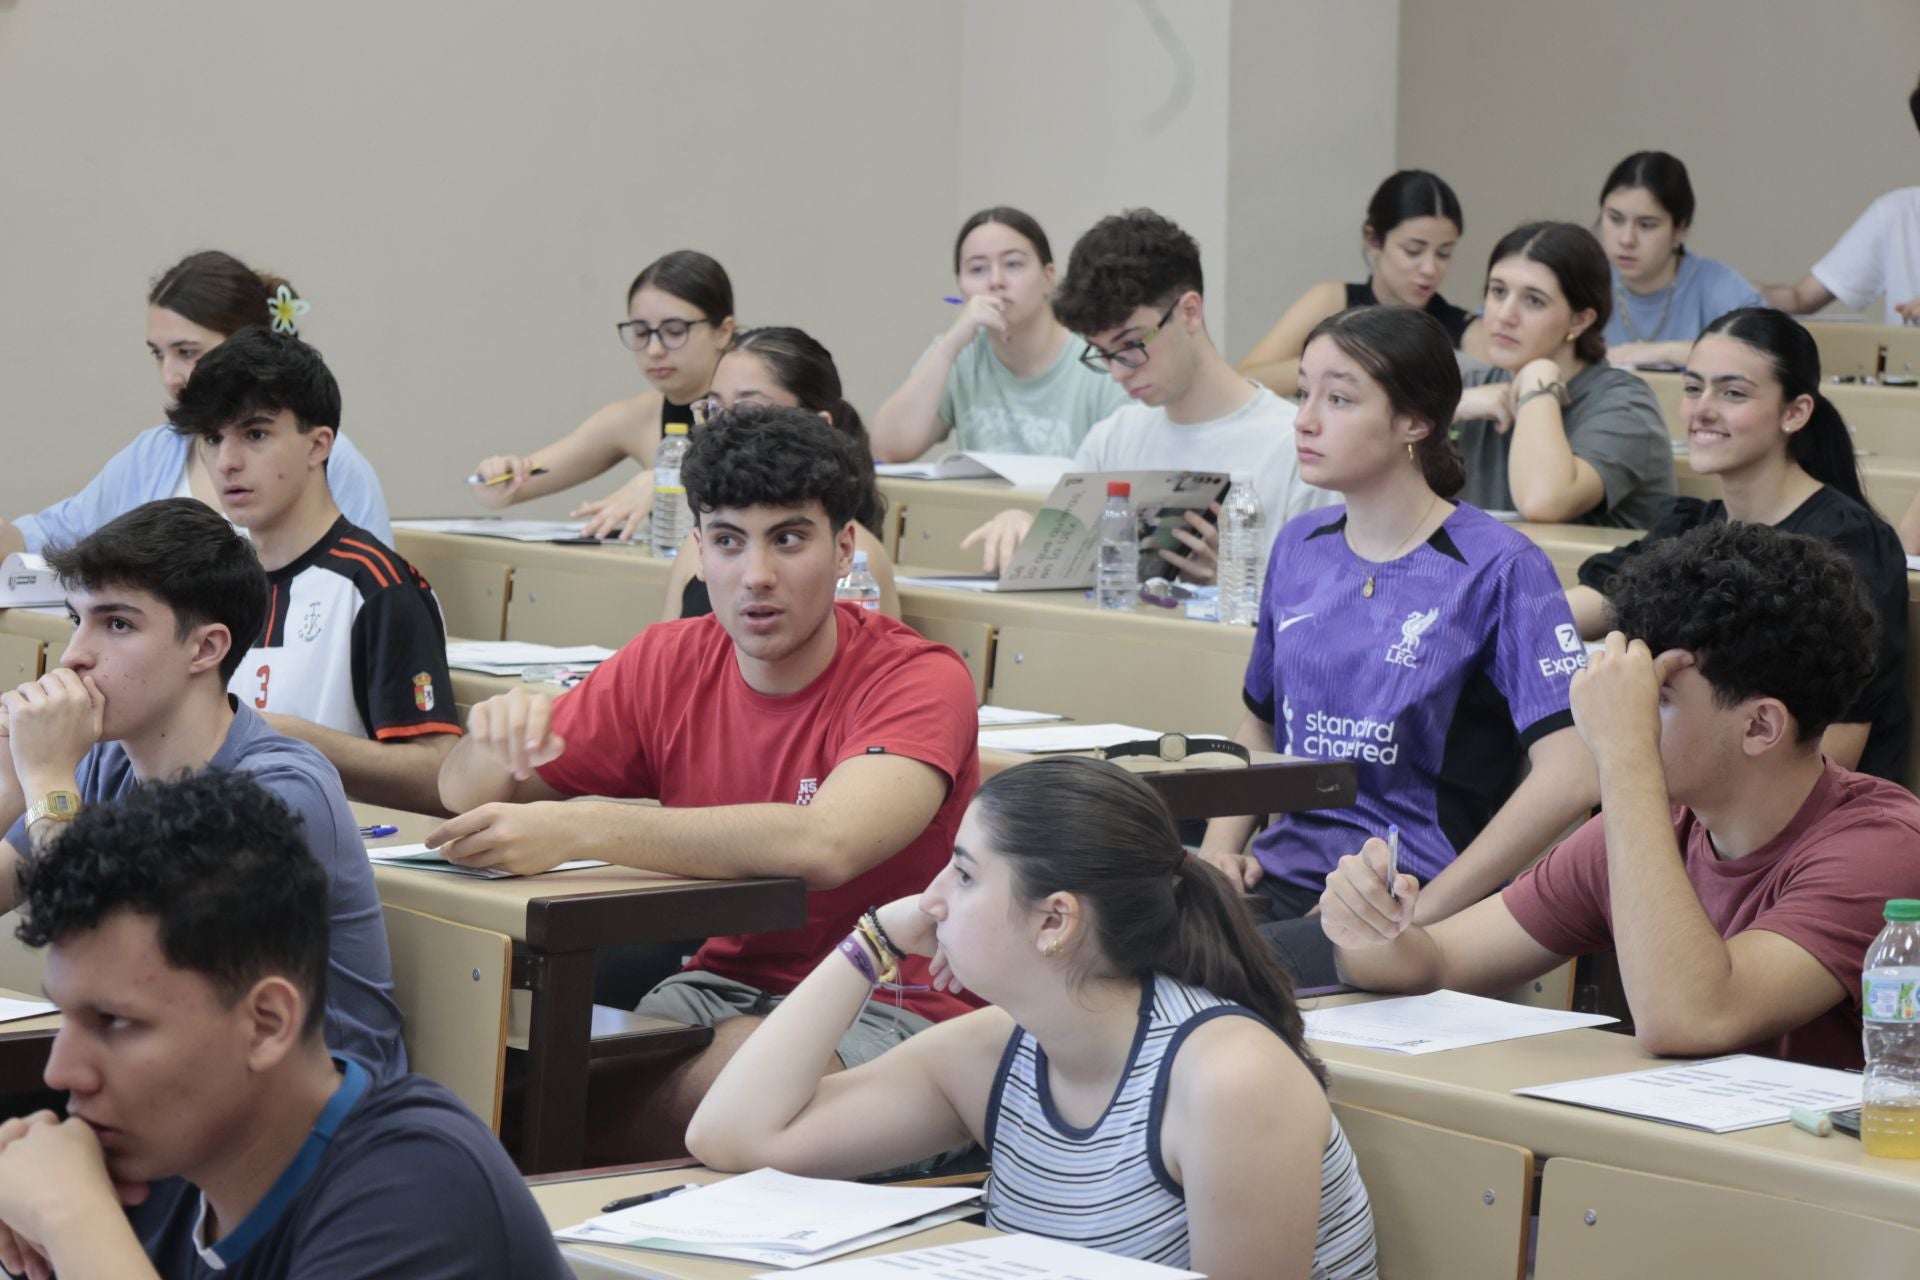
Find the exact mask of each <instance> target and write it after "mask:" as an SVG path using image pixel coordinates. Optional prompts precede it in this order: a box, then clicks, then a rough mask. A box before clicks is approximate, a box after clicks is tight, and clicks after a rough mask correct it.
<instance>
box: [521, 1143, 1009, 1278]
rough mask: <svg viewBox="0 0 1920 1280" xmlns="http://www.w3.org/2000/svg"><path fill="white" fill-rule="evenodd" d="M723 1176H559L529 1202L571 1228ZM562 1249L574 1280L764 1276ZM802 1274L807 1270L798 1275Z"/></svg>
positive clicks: (711, 1264)
mask: <svg viewBox="0 0 1920 1280" xmlns="http://www.w3.org/2000/svg"><path fill="white" fill-rule="evenodd" d="M726 1176H727V1175H726V1174H722V1173H715V1172H714V1171H713V1170H711V1169H706V1168H702V1167H700V1166H698V1165H694V1166H689V1167H682V1168H671V1169H653V1170H649V1171H647V1172H643V1173H609V1174H602V1175H589V1176H587V1177H584V1178H575V1177H568V1176H567V1175H564V1174H563V1175H560V1176H559V1177H558V1178H543V1179H531V1180H529V1184H530V1186H531V1187H532V1190H533V1198H534V1200H535V1202H537V1203H538V1204H539V1206H540V1212H541V1213H543V1214H545V1215H546V1218H547V1225H548V1226H550V1227H555V1228H559V1227H570V1226H573V1225H575V1224H576V1223H580V1222H584V1221H586V1220H587V1219H588V1218H591V1217H594V1216H596V1215H597V1214H598V1213H599V1212H600V1206H601V1205H603V1204H606V1203H607V1202H608V1201H610V1200H617V1199H619V1198H621V1197H622V1196H631V1195H639V1194H641V1193H643V1192H647V1191H658V1190H660V1189H661V1188H662V1187H674V1186H682V1185H684V1184H686V1183H689V1182H703V1183H704V1182H718V1181H720V1180H721V1179H722V1178H724V1177H726ZM994 1234H996V1233H994V1232H992V1231H989V1230H987V1229H986V1228H985V1227H981V1226H974V1225H972V1224H970V1223H958V1222H955V1223H948V1224H947V1225H946V1226H943V1227H935V1228H933V1229H932V1230H931V1231H922V1232H919V1233H918V1234H915V1235H910V1236H907V1237H906V1238H905V1239H902V1240H895V1241H893V1242H891V1243H889V1244H883V1245H875V1246H874V1247H873V1248H871V1249H862V1250H860V1251H859V1252H856V1253H849V1254H846V1255H845V1257H846V1258H847V1259H853V1258H872V1257H877V1256H879V1255H881V1254H885V1253H904V1252H907V1251H909V1250H913V1249H931V1248H933V1247H934V1246H936V1245H943V1244H956V1243H959V1242H960V1241H963V1240H981V1239H985V1238H987V1237H989V1236H992V1235H994ZM560 1251H561V1252H562V1253H563V1254H564V1255H565V1256H566V1259H567V1263H568V1265H569V1266H571V1267H572V1268H573V1274H574V1275H575V1276H576V1277H578V1280H631V1278H632V1277H635V1276H645V1277H648V1280H746V1278H747V1277H749V1276H754V1275H760V1274H763V1273H765V1272H766V1271H767V1270H768V1268H767V1267H765V1266H761V1265H757V1264H752V1263H745V1262H722V1261H719V1260H717V1259H713V1258H691V1257H681V1256H678V1255H675V1254H671V1253H649V1252H646V1251H645V1250H641V1249H607V1248H601V1247H598V1246H595V1245H583V1244H567V1243H565V1242H562V1243H561V1245H560ZM795 1274H796V1275H804V1274H805V1272H796V1273H795Z"/></svg>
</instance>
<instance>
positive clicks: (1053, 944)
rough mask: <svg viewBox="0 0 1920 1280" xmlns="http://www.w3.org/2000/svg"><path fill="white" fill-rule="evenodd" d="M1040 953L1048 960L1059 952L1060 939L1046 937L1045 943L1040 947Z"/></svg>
mask: <svg viewBox="0 0 1920 1280" xmlns="http://www.w3.org/2000/svg"><path fill="white" fill-rule="evenodd" d="M1040 954H1041V955H1043V956H1045V957H1046V958H1047V959H1049V960H1051V959H1053V958H1054V957H1055V956H1056V955H1058V954H1060V939H1058V938H1048V939H1047V945H1046V946H1044V947H1042V948H1040Z"/></svg>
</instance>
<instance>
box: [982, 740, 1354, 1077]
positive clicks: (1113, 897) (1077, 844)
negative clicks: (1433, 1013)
mask: <svg viewBox="0 0 1920 1280" xmlns="http://www.w3.org/2000/svg"><path fill="white" fill-rule="evenodd" d="M974 805H975V807H976V812H977V814H978V815H979V817H980V819H981V822H982V825H983V826H984V827H985V828H986V834H987V838H988V841H989V843H991V844H992V846H993V847H994V848H995V849H996V850H998V851H999V852H1000V853H1001V854H1002V855H1003V856H1005V857H1006V858H1007V859H1008V861H1010V862H1011V863H1012V864H1013V873H1014V884H1013V888H1014V892H1015V893H1016V894H1017V895H1018V896H1019V897H1021V898H1023V899H1025V900H1026V901H1028V902H1037V901H1040V900H1041V899H1044V898H1045V897H1046V896H1047V895H1048V894H1050V893H1071V894H1073V895H1075V896H1076V897H1078V898H1079V899H1080V900H1081V902H1083V903H1085V904H1086V906H1087V916H1088V924H1089V927H1090V929H1091V932H1092V938H1093V941H1094V943H1095V945H1096V946H1097V948H1098V949H1099V952H1100V955H1101V956H1102V957H1104V958H1105V960H1106V962H1107V964H1108V965H1110V966H1111V967H1112V968H1114V969H1116V970H1118V971H1120V972H1123V973H1130V974H1133V975H1135V976H1138V977H1142V978H1144V977H1145V976H1146V975H1148V974H1150V973H1163V974H1165V975H1167V976H1168V977H1169V978H1174V979H1177V980H1179V981H1181V982H1184V983H1186V984H1188V985H1189V986H1195V987H1200V988H1203V989H1205V990H1207V991H1210V992H1212V993H1213V994H1214V995H1216V996H1219V997H1220V998H1221V999H1223V1000H1231V1001H1233V1002H1234V1003H1236V1004H1241V1005H1245V1006H1246V1007H1247V1008H1248V1009H1251V1010H1252V1011H1253V1012H1254V1013H1256V1014H1258V1015H1259V1016H1260V1017H1261V1018H1263V1019H1265V1020H1266V1022H1267V1025H1269V1026H1270V1027H1272V1028H1273V1029H1274V1031H1275V1032H1277V1033H1278V1034H1279V1036H1280V1038H1281V1039H1282V1040H1284V1041H1286V1042H1287V1045H1288V1046H1289V1047H1290V1048H1292V1049H1293V1051H1294V1052H1295V1053H1297V1054H1299V1055H1300V1057H1301V1059H1302V1060H1303V1061H1304V1062H1305V1063H1306V1064H1307V1066H1308V1067H1309V1068H1310V1069H1311V1070H1312V1071H1313V1073H1314V1075H1315V1076H1316V1077H1317V1078H1318V1079H1319V1080H1320V1082H1321V1084H1322V1085H1324V1084H1325V1083H1326V1071H1325V1069H1324V1068H1323V1067H1322V1066H1321V1065H1320V1062H1319V1060H1318V1059H1316V1058H1315V1057H1314V1056H1313V1055H1312V1054H1311V1053H1310V1052H1308V1050H1307V1042H1306V1035H1305V1032H1304V1030H1303V1028H1302V1024H1301V1021H1300V1007H1299V1005H1298V1004H1296V1003H1295V1002H1294V998H1293V979H1292V978H1291V977H1290V976H1288V974H1287V971H1286V970H1285V969H1282V968H1281V967H1280V965H1279V963H1278V962H1277V961H1276V960H1275V959H1274V958H1273V952H1272V950H1271V949H1270V948H1269V947H1268V946H1267V943H1266V940H1265V939H1263V938H1262V937H1261V936H1260V934H1259V931H1258V930H1256V929H1255V928H1254V925H1253V917H1252V916H1251V915H1250V914H1249V913H1248V912H1247V908H1246V905H1245V904H1244V903H1242V902H1241V901H1240V894H1239V892H1238V891H1237V890H1236V889H1234V888H1233V887H1232V886H1231V885H1229V884H1228V883H1227V878H1226V877H1225V876H1223V875H1221V874H1220V872H1218V871H1216V870H1215V869H1214V868H1213V867H1212V866H1210V865H1208V864H1207V863H1205V862H1202V861H1201V860H1200V859H1198V858H1190V857H1188V856H1187V853H1186V850H1185V849H1183V848H1181V846H1180V834H1179V831H1178V830H1177V829H1176V828H1175V826H1174V823H1173V815H1172V814H1170V813H1169V812H1167V806H1166V804H1165V802H1163V801H1162V800H1161V799H1160V796H1159V795H1158V793H1156V792H1155V791H1154V790H1153V789H1152V788H1151V787H1149V786H1148V785H1147V784H1146V783H1144V782H1142V781H1140V779H1139V778H1136V777H1135V776H1134V775H1133V774H1131V773H1128V772H1127V771H1126V770H1125V769H1122V768H1120V767H1119V766H1118V765H1115V764H1109V763H1108V762H1106V761H1104V760H1090V759H1087V758H1086V757H1084V756H1056V757H1052V758H1050V759H1044V760H1033V761H1029V762H1028V763H1026V764H1022V765H1018V766H1016V767H1014V768H1012V769H1008V770H1007V771H1006V772H1005V773H1001V774H996V775H995V776H994V777H993V778H991V779H989V780H988V781H987V782H985V783H983V784H982V785H981V787H980V790H979V792H978V793H977V794H976V795H975V797H974Z"/></svg>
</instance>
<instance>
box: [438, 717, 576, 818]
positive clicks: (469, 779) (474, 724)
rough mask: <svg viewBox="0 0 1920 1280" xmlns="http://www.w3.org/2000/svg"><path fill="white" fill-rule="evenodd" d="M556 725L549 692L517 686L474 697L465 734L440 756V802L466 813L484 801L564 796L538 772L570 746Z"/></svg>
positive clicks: (488, 802)
mask: <svg viewBox="0 0 1920 1280" xmlns="http://www.w3.org/2000/svg"><path fill="white" fill-rule="evenodd" d="M552 725H553V697H552V695H550V694H545V693H530V692H528V691H527V690H526V689H525V688H518V687H516V688H513V689H509V690H508V691H507V692H505V693H503V694H499V695H497V696H495V697H492V698H488V699H487V700H486V701H485V702H478V703H475V704H474V706H473V710H472V711H470V712H468V713H467V734H466V737H464V738H462V739H461V740H460V741H459V742H457V743H455V744H454V747H453V750H451V751H449V752H448V753H447V758H446V759H445V760H443V761H441V762H440V803H441V804H443V805H445V806H446V807H447V810H448V811H449V812H451V813H465V812H467V811H468V810H469V809H474V808H477V807H478V806H480V805H483V804H496V803H501V802H505V801H514V802H516V803H522V804H524V803H527V802H530V801H534V800H559V799H562V798H564V797H563V796H562V795H561V793H560V792H559V791H557V790H555V789H554V788H553V787H550V786H548V785H547V783H546V781H545V780H544V779H542V778H541V776H540V775H539V773H538V772H536V770H537V769H538V768H539V767H540V766H541V765H543V764H546V763H547V762H548V761H550V760H554V759H557V758H558V757H559V756H560V753H561V752H563V751H565V750H566V749H567V744H566V743H565V742H564V741H563V740H562V739H561V738H560V736H559V735H558V734H555V733H554V732H553V729H552Z"/></svg>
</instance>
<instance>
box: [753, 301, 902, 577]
mask: <svg viewBox="0 0 1920 1280" xmlns="http://www.w3.org/2000/svg"><path fill="white" fill-rule="evenodd" d="M727 350H728V352H735V351H743V352H749V353H751V354H753V355H756V356H758V357H760V359H761V360H763V361H765V362H766V366H767V369H768V371H769V372H771V373H772V374H773V376H774V378H775V379H776V380H777V381H778V382H779V383H780V385H781V386H782V387H783V388H785V389H786V391H787V393H788V394H789V395H791V396H793V398H794V399H796V400H798V401H799V402H800V407H801V408H802V409H807V410H810V411H811V412H814V413H824V414H826V415H827V421H828V422H830V423H832V424H833V429H834V430H835V431H838V432H839V433H840V434H841V435H843V436H845V437H846V438H847V442H848V443H849V444H851V445H852V446H853V452H854V456H855V457H856V458H857V459H858V460H859V463H860V475H861V478H862V480H863V482H864V484H865V493H864V494H863V495H862V497H861V499H860V509H859V510H857V511H855V512H854V513H853V518H854V519H855V520H858V521H859V522H860V523H861V524H863V525H865V526H866V527H867V531H868V532H869V533H871V534H873V536H874V537H876V538H880V539H881V540H882V541H885V535H884V534H883V533H882V531H881V529H880V525H881V522H882V521H884V520H885V519H886V516H887V498H886V495H885V494H883V493H881V492H880V482H879V479H878V478H877V477H876V476H875V475H874V472H873V447H872V445H871V443H870V442H869V441H868V440H867V427H866V424H865V423H863V422H861V421H860V414H859V413H858V412H857V411H856V410H855V409H854V407H853V406H852V405H851V404H848V403H847V399H846V397H845V396H844V395H842V394H841V391H840V370H839V369H838V368H837V367H835V365H834V363H833V353H832V352H831V351H828V350H827V349H826V348H825V347H823V346H821V345H820V343H819V342H818V341H816V340H815V339H814V338H813V337H812V336H811V335H809V334H807V333H804V332H802V331H801V330H799V329H793V328H788V327H786V326H784V325H764V326H762V327H760V328H757V329H744V330H742V331H741V332H739V333H737V334H735V335H734V338H733V345H731V346H729V347H728V348H727Z"/></svg>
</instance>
